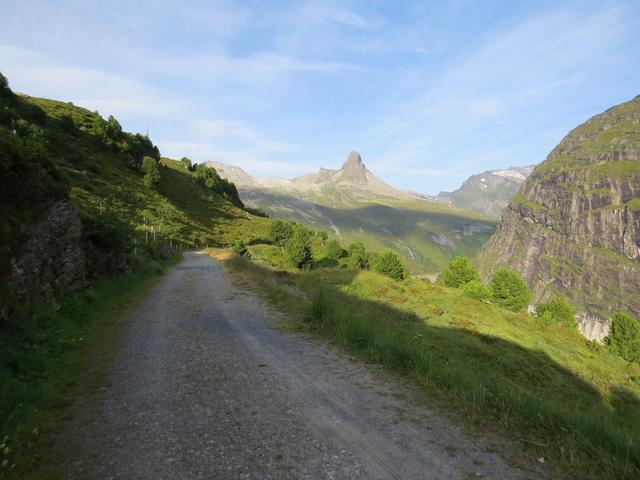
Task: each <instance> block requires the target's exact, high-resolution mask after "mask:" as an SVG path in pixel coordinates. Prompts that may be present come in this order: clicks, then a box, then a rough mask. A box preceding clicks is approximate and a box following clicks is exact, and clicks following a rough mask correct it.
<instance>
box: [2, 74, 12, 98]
mask: <svg viewBox="0 0 640 480" xmlns="http://www.w3.org/2000/svg"><path fill="white" fill-rule="evenodd" d="M10 91H11V90H10V89H9V80H7V77H5V76H4V75H3V74H2V72H0V97H3V96H5V95H7V94H8V93H9V92H10Z"/></svg>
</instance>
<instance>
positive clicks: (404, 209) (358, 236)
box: [240, 187, 495, 273]
mask: <svg viewBox="0 0 640 480" xmlns="http://www.w3.org/2000/svg"><path fill="white" fill-rule="evenodd" d="M240 195H241V197H242V199H243V201H245V202H247V203H248V204H250V205H252V206H256V207H257V208H260V209H262V210H264V211H266V212H267V213H269V215H270V216H271V217H273V218H283V219H288V220H295V221H298V222H300V223H303V224H305V225H308V226H310V227H313V228H321V229H323V230H326V231H327V232H329V233H330V234H331V235H333V236H334V237H335V238H337V239H339V240H340V241H342V242H344V243H346V244H348V243H353V242H362V243H364V244H365V246H366V247H367V248H368V249H371V250H373V251H383V250H392V251H394V252H395V253H396V254H397V255H399V256H400V257H401V258H402V259H403V261H404V263H405V264H406V265H407V266H408V267H409V269H410V270H411V271H413V272H416V273H418V272H420V273H433V272H437V271H439V270H440V269H441V268H442V267H443V266H444V265H445V264H446V263H447V262H448V261H449V260H451V258H453V257H454V256H457V255H467V256H473V255H475V253H476V252H477V251H478V250H479V249H480V247H481V246H482V245H483V244H484V242H486V240H487V239H488V238H489V237H490V236H491V234H492V233H493V231H494V229H495V220H492V219H490V218H488V217H486V216H483V215H481V214H479V213H474V212H469V211H465V210H456V209H453V208H450V207H448V206H446V205H443V204H440V203H437V202H430V201H427V200H420V199H415V200H403V199H398V198H388V197H377V198H368V199H364V198H357V197H354V196H353V195H348V194H347V193H345V192H342V191H333V192H327V191H322V192H320V193H314V194H310V195H306V196H305V197H304V198H300V197H299V196H294V195H288V194H286V193H282V192H276V191H273V190H268V189H255V188H254V189H252V188H249V187H241V188H240Z"/></svg>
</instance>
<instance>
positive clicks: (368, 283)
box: [229, 259, 640, 480]
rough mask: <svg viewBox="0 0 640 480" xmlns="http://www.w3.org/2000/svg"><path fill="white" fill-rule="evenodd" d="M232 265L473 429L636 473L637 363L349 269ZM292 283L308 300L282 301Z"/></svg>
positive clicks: (559, 330)
mask: <svg viewBox="0 0 640 480" xmlns="http://www.w3.org/2000/svg"><path fill="white" fill-rule="evenodd" d="M229 267H230V268H231V269H233V270H235V271H236V272H239V273H241V274H243V275H244V276H245V278H247V279H248V280H249V281H250V283H251V284H252V285H253V286H254V287H256V288H257V289H258V290H259V291H262V292H266V293H267V294H268V297H269V298H270V299H271V300H272V301H275V302H276V303H278V304H279V305H280V306H281V307H285V308H287V309H288V310H289V312H290V313H291V314H292V315H296V316H297V318H298V319H299V322H300V324H301V325H304V327H305V328H306V329H308V330H311V331H314V332H316V333H317V334H319V335H321V336H323V337H325V338H328V339H330V340H331V341H333V342H335V343H338V344H339V345H341V346H342V347H344V348H345V349H346V350H348V351H350V352H352V353H354V354H356V355H358V356H360V357H361V358H363V359H365V360H367V361H369V362H376V363H379V364H382V365H385V366H387V367H389V368H391V369H394V370H396V371H398V372H400V373H402V374H405V375H408V376H410V377H412V378H413V379H414V380H415V381H416V382H418V383H419V384H421V385H422V386H423V387H424V388H425V390H426V391H427V392H429V394H431V395H435V396H437V397H439V398H442V399H444V400H446V403H447V404H449V405H453V406H454V408H455V409H456V410H457V411H459V412H460V413H462V414H463V415H464V416H465V417H466V418H467V419H468V421H469V422H470V423H472V424H473V425H475V426H479V427H480V428H487V427H489V428H491V429H497V430H498V431H500V432H503V433H505V434H506V435H508V436H511V437H512V438H514V439H516V440H518V441H522V442H523V443H524V445H526V446H528V448H534V449H535V450H536V455H538V454H539V455H543V456H544V457H545V458H547V459H548V461H551V462H552V463H553V464H559V465H563V466H564V467H566V468H568V470H570V471H573V472H576V473H577V474H578V475H579V476H581V477H584V476H588V477H590V478H598V479H600V478H605V479H614V478H615V479H629V480H631V479H637V478H640V445H639V442H640V440H639V439H640V400H639V398H640V367H639V366H638V365H637V364H636V365H633V364H627V363H626V362H624V361H621V359H619V358H618V357H615V356H613V355H610V354H609V353H607V352H606V351H605V350H604V349H603V348H602V347H599V346H597V345H595V344H592V343H591V342H588V341H586V340H585V339H583V338H582V337H580V336H579V334H578V333H577V332H575V331H572V330H571V329H568V328H566V327H562V326H557V325H553V326H550V325H543V324H540V323H538V322H537V320H536V319H535V318H533V317H531V316H529V315H527V314H513V313H511V312H508V311H506V310H503V309H501V308H499V307H496V306H493V305H487V304H486V303H482V302H478V301H475V300H471V299H468V298H464V297H463V296H462V295H461V294H460V292H459V291H458V290H455V289H447V288H444V287H440V286H436V285H428V284H426V283H424V282H420V281H417V280H408V281H405V282H401V283H399V282H394V281H392V280H390V279H387V278H383V277H381V276H379V275H376V274H374V273H371V272H364V273H356V272H352V271H345V270H318V271H313V272H310V273H300V274H295V275H293V274H279V275H278V276H277V277H275V276H273V274H271V273H270V272H268V271H266V270H264V269H262V268H260V267H258V266H256V265H253V264H250V263H249V262H247V261H246V260H245V259H235V260H232V261H231V262H230V263H229ZM283 284H288V285H286V288H278V285H281V287H282V285H283ZM292 286H293V287H295V288H298V289H300V290H301V291H302V292H304V293H305V294H306V295H307V297H308V298H310V301H309V302H307V303H306V304H301V302H300V299H299V296H296V297H295V298H294V297H291V295H289V296H288V297H287V292H288V291H291V287H292Z"/></svg>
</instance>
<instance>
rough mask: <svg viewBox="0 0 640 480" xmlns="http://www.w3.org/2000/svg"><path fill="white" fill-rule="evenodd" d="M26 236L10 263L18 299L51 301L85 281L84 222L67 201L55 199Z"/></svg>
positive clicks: (14, 292) (13, 284)
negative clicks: (82, 241) (18, 251)
mask: <svg viewBox="0 0 640 480" xmlns="http://www.w3.org/2000/svg"><path fill="white" fill-rule="evenodd" d="M25 237H26V238H27V239H28V240H27V241H26V243H25V244H24V245H23V247H22V248H21V250H20V253H19V255H18V256H17V257H16V258H14V259H13V260H12V262H11V272H10V274H9V282H8V285H9V288H10V290H11V291H12V293H13V294H14V295H15V296H16V297H17V298H18V299H41V300H45V301H49V300H51V299H53V297H54V296H55V294H56V293H59V292H61V291H63V290H69V289H74V288H78V287H81V286H83V285H84V284H85V275H86V267H85V255H84V251H83V248H82V243H81V240H82V238H81V237H82V224H81V222H80V217H79V216H78V214H77V212H76V210H75V209H74V208H73V206H72V205H71V203H70V202H69V201H68V200H58V201H57V202H55V203H54V204H53V205H52V206H51V207H50V208H49V210H48V211H47V212H46V214H45V215H44V216H43V217H42V219H41V220H40V221H39V222H37V223H36V224H34V225H32V226H31V227H29V229H28V232H26V235H25Z"/></svg>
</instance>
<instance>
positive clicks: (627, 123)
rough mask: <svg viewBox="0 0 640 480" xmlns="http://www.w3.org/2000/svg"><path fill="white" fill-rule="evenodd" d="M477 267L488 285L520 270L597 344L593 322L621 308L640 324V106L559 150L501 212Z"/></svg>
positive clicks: (616, 112) (630, 106) (587, 129)
mask: <svg viewBox="0 0 640 480" xmlns="http://www.w3.org/2000/svg"><path fill="white" fill-rule="evenodd" d="M478 263H479V266H480V270H481V273H482V274H483V276H484V277H485V278H488V277H490V276H491V274H492V272H493V271H494V270H495V269H496V268H497V267H499V266H502V265H506V266H508V267H510V268H512V269H514V270H516V271H518V272H519V273H520V274H522V276H523V277H524V278H525V280H526V281H527V282H528V283H529V285H530V286H531V288H532V291H533V301H534V303H538V302H541V301H544V300H547V299H549V298H550V297H551V296H552V295H553V294H561V295H564V296H566V297H567V298H568V299H569V300H570V301H571V302H573V303H574V305H575V306H576V310H577V312H578V314H579V320H580V326H581V330H582V331H583V333H585V334H587V335H590V336H592V337H596V338H601V337H603V336H604V335H605V334H606V329H603V328H600V327H598V328H595V329H594V328H593V327H594V325H593V324H594V322H600V323H602V321H603V319H606V318H608V317H610V316H612V314H613V313H614V312H616V311H618V310H625V311H628V312H630V313H631V314H632V315H634V316H635V317H636V318H637V319H640V98H635V99H634V100H631V101H629V102H626V103H623V104H621V105H618V106H616V107H613V108H611V109H609V110H607V111H606V112H604V113H602V114H600V115H596V116H595V117H593V118H591V119H590V120H588V121H587V122H586V123H584V124H583V125H580V126H579V127H577V128H576V129H574V130H573V131H571V132H570V133H569V134H568V135H567V136H566V137H565V138H564V139H563V140H562V142H560V144H559V145H558V146H557V147H556V148H555V149H554V150H553V151H552V152H551V153H550V154H549V156H548V157H547V159H546V160H545V161H544V162H543V163H541V164H540V165H539V166H538V167H536V168H535V170H534V171H533V173H532V174H531V175H530V176H529V178H528V179H527V181H526V182H525V183H524V184H523V185H522V187H521V189H520V191H519V192H518V194H516V195H515V196H514V197H513V198H512V200H511V201H510V203H509V205H508V206H507V207H506V208H505V209H504V211H503V213H502V220H501V222H500V224H499V225H498V228H497V230H496V233H495V234H494V235H493V236H492V237H491V239H490V240H489V242H488V243H487V244H486V245H485V246H484V247H483V248H482V250H481V251H480V253H479V257H478ZM590 331H591V332H593V331H597V332H598V333H591V334H589V332H590Z"/></svg>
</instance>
